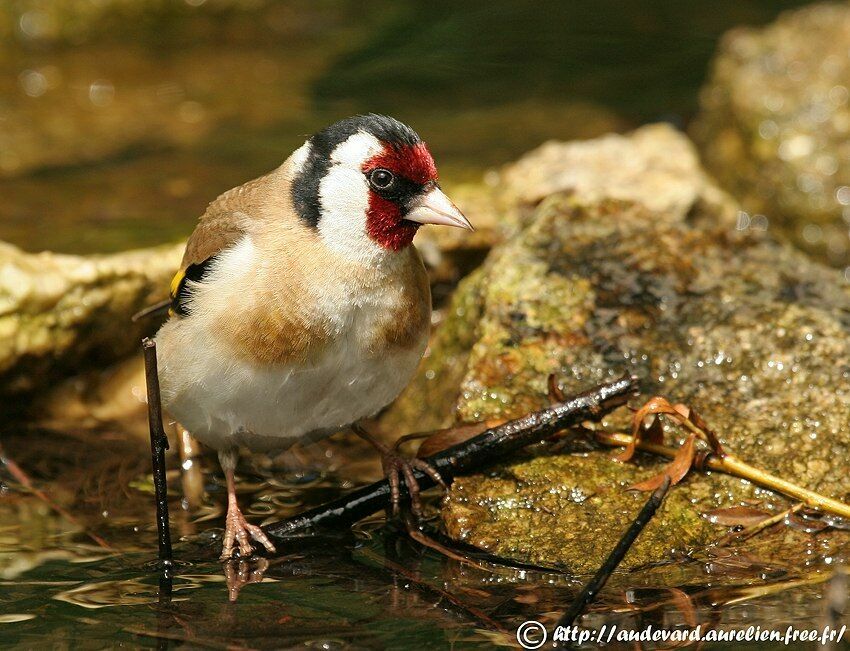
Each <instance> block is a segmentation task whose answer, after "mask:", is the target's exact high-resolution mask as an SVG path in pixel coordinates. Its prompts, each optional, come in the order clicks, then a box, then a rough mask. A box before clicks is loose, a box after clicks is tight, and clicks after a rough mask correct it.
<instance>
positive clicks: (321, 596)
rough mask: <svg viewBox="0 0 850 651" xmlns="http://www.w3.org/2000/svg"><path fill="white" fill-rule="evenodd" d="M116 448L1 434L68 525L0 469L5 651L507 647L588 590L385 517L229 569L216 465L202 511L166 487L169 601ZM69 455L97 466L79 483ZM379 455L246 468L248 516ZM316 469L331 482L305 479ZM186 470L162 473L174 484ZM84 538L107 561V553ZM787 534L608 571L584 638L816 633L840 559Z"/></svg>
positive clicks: (146, 505) (338, 447)
mask: <svg viewBox="0 0 850 651" xmlns="http://www.w3.org/2000/svg"><path fill="white" fill-rule="evenodd" d="M113 436H114V433H112V436H111V435H110V433H109V432H108V431H101V432H98V433H93V432H88V433H82V432H78V433H76V434H75V435H73V436H70V437H68V438H64V437H62V436H61V435H57V434H55V433H51V432H38V431H33V432H28V433H26V434H20V433H19V434H16V435H9V434H7V435H6V436H5V437H4V444H5V453H6V457H5V458H6V459H7V460H10V459H11V460H15V461H17V462H18V463H19V464H20V465H21V466H23V467H26V468H28V469H31V474H32V480H33V481H34V482H35V483H36V485H37V486H45V487H47V489H48V492H49V498H50V500H52V501H53V502H54V504H55V505H57V506H59V507H60V508H64V509H66V510H67V512H69V513H70V514H72V517H73V521H71V520H69V519H68V518H66V517H61V516H59V515H57V514H56V512H55V510H54V509H53V508H51V507H50V506H49V505H48V504H47V503H45V501H44V500H43V499H41V498H39V497H37V496H34V495H31V494H29V493H28V491H26V490H24V489H23V488H22V487H21V486H20V484H19V483H18V482H17V481H15V480H14V478H11V477H10V476H9V473H8V468H6V469H5V470H4V471H3V473H2V474H0V479H2V484H0V487H2V493H3V500H2V501H0V521H2V522H3V523H4V525H3V527H2V530H0V582H2V586H3V588H2V591H0V613H1V614H0V639H2V641H3V647H4V648H13V649H30V648H43V647H44V646H45V645H46V644H48V641H49V644H50V645H51V646H52V647H53V648H104V647H112V646H116V645H118V644H121V645H122V646H125V647H129V648H153V647H156V648H168V647H170V646H175V647H176V646H188V647H190V648H196V647H197V648H256V649H264V648H295V647H299V648H300V647H303V646H307V647H309V648H314V647H315V648H353V649H362V648H398V649H406V648H490V647H492V646H493V645H494V644H498V645H503V646H506V647H508V648H514V647H515V646H516V645H515V638H514V635H515V631H516V628H517V626H519V625H520V624H521V623H522V622H524V621H526V620H537V621H541V622H543V623H545V624H546V625H547V626H549V627H550V629H551V627H553V626H554V624H555V622H556V621H557V618H558V616H559V615H560V614H561V613H563V611H564V610H565V609H566V608H567V606H568V605H569V604H570V602H571V600H572V599H573V598H574V597H575V595H576V593H577V591H578V590H579V589H580V587H581V586H582V585H583V583H584V582H586V581H587V579H588V578H589V577H587V576H575V575H573V574H571V573H570V572H569V570H568V569H567V568H563V569H558V568H550V569H548V570H546V569H544V568H540V569H534V568H533V567H528V566H526V567H522V566H517V565H516V564H511V563H509V562H507V561H504V560H500V559H494V558H492V557H488V556H486V555H478V556H476V555H470V553H469V550H466V549H465V548H463V547H459V546H457V545H456V544H453V543H451V542H448V541H445V540H444V539H443V538H442V537H440V534H439V532H438V531H436V530H435V529H434V528H433V526H434V522H433V521H431V522H430V523H429V524H428V527H427V528H426V534H427V535H428V536H429V537H430V538H431V540H432V546H425V545H423V544H421V542H415V541H413V540H411V539H410V538H408V537H407V536H406V534H404V532H402V531H400V530H399V529H398V528H397V527H395V526H387V525H386V524H385V523H384V519H383V517H380V516H376V517H375V518H372V519H371V520H369V521H366V522H362V523H360V524H358V525H357V526H356V527H355V528H354V531H352V532H350V533H347V532H338V533H334V534H325V535H321V536H313V537H303V538H295V539H293V540H292V541H291V542H287V543H285V544H281V545H279V549H278V551H279V553H280V555H279V556H278V557H277V558H275V559H272V560H270V562H269V563H268V565H267V566H266V565H264V561H255V562H254V563H252V564H247V563H244V562H243V564H242V565H240V564H239V563H238V562H233V563H231V564H230V566H229V567H227V568H223V567H222V565H221V564H219V563H218V562H217V561H216V560H215V557H216V554H217V552H218V549H219V545H220V538H219V536H220V532H221V529H219V528H218V527H220V526H221V525H222V511H221V506H220V505H221V504H222V501H223V497H224V495H223V486H222V480H221V477H218V476H217V475H216V472H217V471H216V469H215V461H214V459H209V458H203V459H200V460H197V462H198V463H200V464H201V465H202V466H203V467H204V469H205V470H206V473H205V475H204V476H205V477H206V483H205V487H206V490H207V493H208V495H209V496H208V497H207V498H205V499H204V501H203V503H202V504H201V505H200V506H199V507H196V508H192V509H187V508H185V505H184V504H183V500H182V499H181V497H182V488H181V486H182V484H181V481H180V476H179V473H178V472H175V471H174V470H172V471H171V472H170V481H169V484H170V486H169V490H170V495H171V513H172V532H173V536H174V538H175V558H176V559H177V564H176V567H175V571H174V577H173V581H172V583H171V586H170V589H166V588H165V586H164V585H160V583H159V579H158V574H157V570H156V563H155V548H156V532H155V530H154V526H153V517H152V511H153V504H152V495H151V490H152V489H151V483H150V477H149V475H147V474H146V472H145V467H144V466H145V463H146V461H147V459H146V455H145V454H144V442H143V441H136V442H128V441H127V440H126V439H124V440H122V441H120V442H118V441H116V440H111V439H112V437H113ZM72 441H73V442H74V443H75V445H74V446H73V447H72V446H71V445H70V444H71V442H72ZM69 448H71V450H72V451H69ZM305 454H306V456H304V455H305ZM311 454H312V456H310V455H311ZM75 455H79V456H86V457H87V458H89V459H90V461H89V462H88V463H87V464H85V465H83V467H82V468H81V465H80V463H79V461H80V459H79V458H76V457H75ZM370 456H371V453H370V452H369V451H368V450H366V449H364V448H362V447H359V444H358V443H355V442H350V441H347V440H344V439H342V440H338V441H337V440H333V441H331V442H330V443H328V444H325V445H324V446H323V447H322V448H321V450H318V451H315V450H314V451H312V452H311V450H310V449H308V450H306V451H304V452H303V453H302V455H301V456H300V457H299V461H298V463H301V464H305V465H304V466H302V470H301V471H299V472H294V471H293V470H292V469H291V468H292V464H291V460H290V463H285V464H282V465H271V466H270V465H269V464H268V463H266V462H265V460H259V464H258V465H252V464H251V463H245V464H243V466H242V468H241V470H240V482H239V484H240V500H241V503H242V505H243V507H244V509H245V511H246V513H248V514H251V515H252V516H253V518H254V520H255V521H257V522H262V521H265V520H271V519H276V518H281V517H286V516H288V515H292V514H295V513H297V512H299V511H300V510H302V509H304V508H307V507H309V506H313V505H315V504H319V503H321V502H323V501H326V500H328V499H330V498H332V497H334V496H336V495H338V494H340V493H341V492H343V491H344V490H346V489H347V488H349V487H350V486H352V485H355V484H359V483H362V482H363V481H364V480H365V479H367V478H369V477H374V476H375V473H376V467H375V464H374V463H372V464H367V463H364V461H363V460H364V459H367V458H370ZM320 458H324V459H325V460H326V461H327V463H328V465H329V466H330V467H335V468H337V470H336V471H334V472H333V473H332V474H328V475H325V474H322V473H319V472H317V471H315V470H311V469H310V468H311V467H313V468H315V467H316V466H317V465H318V459H320ZM178 463H179V462H178V460H177V459H176V458H170V459H169V467H170V468H172V469H174V468H176V467H177V465H178ZM305 468H306V470H305ZM47 478H52V480H51V481H47ZM116 479H117V481H116ZM116 489H118V490H116ZM435 500H436V496H432V497H431V498H430V501H429V503H430V505H431V506H435V505H436V502H435ZM626 525H627V523H626V522H624V523H623V524H622V526H623V528H625V526H626ZM92 535H94V536H98V537H100V538H102V539H104V540H105V541H107V542H108V544H109V545H110V546H111V547H112V549H110V550H105V549H103V548H101V547H100V546H99V545H98V544H96V542H95V541H94V540H93V538H92V537H91V536H92ZM782 535H783V531H782V528H781V527H780V528H779V529H778V530H777V531H774V532H773V533H767V534H765V535H764V538H763V540H762V541H761V543H760V545H759V546H758V547H757V548H756V551H755V552H754V551H753V549H752V548H749V549H748V550H746V551H739V550H737V549H735V548H730V549H728V550H695V551H694V552H693V553H692V554H691V555H690V556H689V557H681V558H679V559H678V561H677V562H676V563H674V564H667V565H660V566H656V567H647V568H643V569H639V570H636V571H632V572H630V573H620V574H616V575H615V576H614V577H613V578H612V579H611V581H610V583H609V586H608V587H607V588H606V590H605V591H604V592H603V593H602V595H601V597H600V599H599V600H598V601H597V602H596V603H594V604H593V606H592V607H591V608H590V610H589V612H588V613H587V614H586V615H585V617H584V618H583V620H582V624H583V626H585V627H588V628H590V629H594V628H599V627H601V626H602V625H608V626H609V627H610V626H612V625H617V626H619V627H621V628H622V629H624V630H641V629H643V628H644V627H646V626H648V625H650V624H651V625H653V626H656V627H659V626H662V627H666V628H672V627H675V626H683V625H685V626H690V627H693V626H695V625H696V624H698V623H699V624H702V626H703V627H704V628H705V629H709V628H716V629H718V630H728V629H735V628H742V627H745V626H747V625H750V624H753V625H761V626H763V627H765V628H767V627H772V628H775V629H777V630H783V631H784V629H785V628H786V627H787V626H790V625H795V626H798V627H812V626H816V625H817V626H820V625H822V623H823V622H825V621H828V620H827V619H825V617H826V613H827V606H828V605H830V604H831V603H832V602H831V601H830V600H829V599H827V598H825V594H827V593H828V589H829V586H830V585H831V583H830V581H834V580H835V579H834V578H833V579H831V578H830V577H832V574H833V572H832V570H833V568H834V567H836V566H837V565H840V564H841V563H842V562H843V561H844V560H845V559H843V558H839V557H837V556H834V555H833V556H830V555H829V552H828V550H829V546H828V542H827V540H826V538H823V539H821V538H819V537H818V535H817V534H811V535H810V534H805V535H807V536H809V535H810V543H809V549H810V551H811V552H813V553H811V554H809V555H807V556H808V557H807V558H806V559H804V560H803V561H802V562H800V559H793V560H792V561H790V562H789V561H788V560H787V559H778V558H774V557H773V554H772V549H773V547H774V545H776V544H777V536H779V537H781V536H782ZM801 535H802V534H801ZM178 538H179V540H178ZM434 543H436V544H434ZM440 545H443V546H448V551H440V549H439V546H440ZM458 556H465V557H466V559H467V560H460V559H459V558H458ZM825 556H829V557H828V558H826V559H825V558H824V557H825ZM258 570H260V574H261V575H262V577H259V576H257V574H256V573H257V571H258ZM240 571H241V572H242V573H243V575H244V576H250V575H251V573H252V572H253V573H254V576H253V577H252V578H253V579H255V580H256V579H258V578H262V580H261V581H254V582H251V583H248V584H245V585H242V586H241V589H239V587H240V586H239V585H238V582H237V581H234V580H233V578H231V579H230V581H228V578H227V574H228V573H230V574H232V575H236V574H238V573H239V572H240ZM234 589H236V594H235V596H236V597H237V598H236V600H235V602H231V601H230V599H229V596H230V594H231V591H232V590H234ZM839 606H840V604H839ZM588 648H590V647H588ZM614 648H617V647H616V645H615V647H614ZM647 648H653V647H652V646H651V645H650V646H649V647H647ZM706 648H727V647H723V646H722V645H721V646H717V647H715V645H711V644H709V645H708V646H707V647H706ZM777 648H778V647H777Z"/></svg>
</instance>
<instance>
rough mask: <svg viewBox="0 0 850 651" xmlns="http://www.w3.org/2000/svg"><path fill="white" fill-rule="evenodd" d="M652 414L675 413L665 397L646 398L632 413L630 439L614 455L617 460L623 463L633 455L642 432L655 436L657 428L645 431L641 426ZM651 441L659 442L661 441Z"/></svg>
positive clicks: (641, 438)
mask: <svg viewBox="0 0 850 651" xmlns="http://www.w3.org/2000/svg"><path fill="white" fill-rule="evenodd" d="M653 414H676V411H675V409H674V408H673V405H671V404H670V402H669V401H668V400H667V399H666V398H662V397H661V396H654V397H652V398H650V399H649V400H647V401H646V403H644V405H643V407H641V408H640V409H638V410H637V411H636V412H635V413H634V416H632V441H631V443H629V444H628V445H627V446H626V449H625V450H623V451H622V452H621V453H620V454H618V455H617V456H616V457H614V458H615V459H616V460H617V461H622V462H624V463H625V462H626V461H628V460H629V459H631V458H632V457H633V456H634V454H635V450H636V449H637V445H638V443H640V441H642V440H643V438H644V436H642V434H645V433H649V434H650V435H651V436H657V430H655V431H651V432H647V430H645V429H644V428H643V427H642V425H643V421H644V419H645V418H646V417H647V416H650V415H653ZM659 427H660V425H659ZM650 429H651V426H650ZM653 442H657V443H660V442H661V441H653ZM659 486H660V484H659Z"/></svg>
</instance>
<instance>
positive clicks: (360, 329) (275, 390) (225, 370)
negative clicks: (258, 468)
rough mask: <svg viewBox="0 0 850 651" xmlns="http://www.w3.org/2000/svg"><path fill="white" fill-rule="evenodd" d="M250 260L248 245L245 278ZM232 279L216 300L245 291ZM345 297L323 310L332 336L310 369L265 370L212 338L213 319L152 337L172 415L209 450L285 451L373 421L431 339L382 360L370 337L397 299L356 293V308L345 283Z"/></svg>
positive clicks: (168, 327) (189, 321)
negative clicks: (240, 447)
mask: <svg viewBox="0 0 850 651" xmlns="http://www.w3.org/2000/svg"><path fill="white" fill-rule="evenodd" d="M247 246H249V247H250V243H249V244H248V245H247ZM250 253H251V252H250V251H246V250H245V245H243V247H242V250H241V251H237V252H235V253H234V255H235V256H237V255H238V256H239V265H240V267H239V268H240V269H241V270H242V272H246V271H249V270H250V266H249V265H248V266H246V264H245V263H246V261H247V260H248V259H249V258H250V257H251V255H250ZM230 269H236V267H233V266H231V267H230ZM232 275H233V274H232V273H231V274H227V273H224V274H221V277H220V278H217V279H216V281H215V282H217V283H218V291H217V292H216V296H217V297H218V298H220V299H222V300H226V297H227V293H228V292H230V291H244V287H246V286H248V285H246V284H244V283H239V282H234V281H236V280H238V279H236V278H232V277H229V276H232ZM210 289H212V287H210ZM339 292H340V293H339V295H338V296H336V297H330V298H329V299H328V300H327V306H326V309H328V310H332V311H333V317H334V322H335V324H336V328H335V335H336V336H335V338H334V340H333V342H332V344H331V345H330V346H329V347H328V348H327V349H326V350H325V352H324V353H323V354H322V355H321V356H320V357H319V358H318V359H317V360H316V361H315V362H313V363H312V364H310V365H302V366H298V365H278V366H268V365H265V366H259V365H257V364H255V363H253V362H249V361H246V360H244V359H240V358H238V357H237V356H236V355H235V354H234V351H232V350H228V349H226V347H224V346H223V345H222V342H221V340H220V338H217V337H216V327H217V323H216V320H215V319H213V318H210V317H209V316H208V314H207V312H205V311H203V310H198V311H197V313H193V314H192V315H191V316H189V317H186V318H175V319H172V320H170V321H169V322H168V323H166V324H165V325H164V326H163V328H162V329H161V330H160V332H159V334H158V335H157V338H156V339H157V347H158V358H159V364H160V382H161V384H162V395H163V403H164V405H165V407H166V409H167V410H168V412H169V413H170V414H171V415H173V416H174V418H176V419H177V420H178V421H180V423H181V424H182V425H183V426H184V427H186V428H187V429H188V430H189V431H190V432H191V433H192V434H193V435H194V436H195V437H196V438H198V439H199V440H200V441H202V442H204V443H206V444H207V445H210V446H211V447H213V448H216V449H222V448H227V447H231V446H233V445H244V446H246V447H248V448H250V449H254V450H274V449H282V448H285V447H287V446H288V445H290V444H291V443H292V442H294V440H296V439H298V438H299V437H302V436H304V435H307V434H321V433H332V432H333V431H337V430H339V429H340V428H343V427H345V426H346V425H348V424H350V423H353V422H355V421H356V420H359V419H361V418H364V417H367V416H371V415H374V414H375V413H376V412H378V411H379V410H380V409H382V408H383V407H384V406H386V405H387V404H389V403H390V402H392V401H393V400H394V399H395V398H396V396H397V395H398V394H399V393H400V392H401V390H402V389H403V388H404V387H405V386H406V385H407V383H408V382H409V381H410V379H411V377H412V376H413V373H414V372H415V370H416V367H417V365H418V363H419V360H420V358H421V356H422V353H423V352H424V349H425V345H426V343H427V332H423V333H422V337H421V341H420V342H418V345H416V346H413V347H412V348H410V349H399V350H398V351H397V352H393V353H391V354H388V355H387V354H383V355H380V356H376V355H374V354H373V353H372V352H371V351H370V350H369V348H368V346H367V345H366V342H367V341H368V339H369V338H368V336H367V335H368V333H369V332H370V331H371V330H370V328H371V327H372V325H373V324H374V323H375V320H376V319H377V318H378V317H379V316H380V315H382V314H386V310H387V305H386V303H387V301H391V300H393V298H394V297H393V296H392V293H391V292H387V291H376V292H374V293H373V294H366V295H363V294H362V293H358V296H357V301H356V304H355V303H354V302H352V301H350V300H345V299H346V298H347V297H346V295H345V292H346V288H345V287H344V284H340V287H339ZM233 318H238V314H234V315H233Z"/></svg>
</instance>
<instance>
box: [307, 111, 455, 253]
mask: <svg viewBox="0 0 850 651" xmlns="http://www.w3.org/2000/svg"><path fill="white" fill-rule="evenodd" d="M292 165H293V170H294V177H293V185H292V199H293V204H294V206H295V208H296V210H297V211H298V214H299V216H300V217H301V219H302V220H303V221H304V222H305V223H306V224H307V225H308V226H310V227H312V228H315V229H317V230H318V232H319V234H320V236H321V237H322V239H323V240H324V241H325V243H326V244H328V245H329V246H330V247H331V248H333V249H336V250H337V251H340V252H342V253H345V254H348V255H352V256H355V257H364V254H367V253H368V252H370V251H371V252H377V251H381V252H386V251H400V250H401V249H403V248H405V247H406V246H408V245H409V244H410V243H411V242H412V241H413V236H414V235H415V234H416V231H417V229H418V228H419V227H420V226H421V225H422V224H441V225H446V226H457V227H460V228H466V229H469V230H472V225H471V224H470V223H469V221H468V220H467V219H466V217H464V216H463V214H462V213H461V212H460V210H458V209H457V207H456V206H455V205H454V204H453V203H452V202H451V200H449V198H448V197H447V196H446V195H445V194H443V191H442V190H441V189H440V186H439V183H438V182H437V168H436V166H435V165H434V159H433V158H432V157H431V153H430V152H429V151H428V148H427V147H426V146H425V143H424V142H423V141H422V139H421V138H420V137H419V136H418V135H417V133H416V132H415V131H414V130H413V129H411V128H410V127H408V126H407V125H405V124H402V123H401V122H399V121H398V120H395V119H393V118H390V117H386V116H382V115H360V116H356V117H352V118H347V119H345V120H341V121H340V122H337V123H335V124H332V125H331V126H329V127H327V128H326V129H323V130H322V131H319V132H318V133H316V134H315V135H313V136H312V137H310V138H309V139H308V140H307V142H305V143H304V145H303V146H302V147H300V148H299V149H298V150H297V151H296V152H295V153H294V154H293V156H292Z"/></svg>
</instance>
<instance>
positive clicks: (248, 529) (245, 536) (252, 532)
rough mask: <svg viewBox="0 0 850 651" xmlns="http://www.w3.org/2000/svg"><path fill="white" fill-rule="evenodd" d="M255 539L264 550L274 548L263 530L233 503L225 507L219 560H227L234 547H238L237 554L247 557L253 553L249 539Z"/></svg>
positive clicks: (272, 550)
mask: <svg viewBox="0 0 850 651" xmlns="http://www.w3.org/2000/svg"><path fill="white" fill-rule="evenodd" d="M252 538H253V539H254V540H256V541H257V542H258V543H260V544H261V545H262V546H263V547H265V548H266V551H269V552H274V551H275V548H274V545H273V544H272V542H271V540H269V537H268V536H267V535H266V534H265V532H264V531H263V530H262V529H260V527H258V526H257V525H255V524H250V523H249V522H248V521H247V520H246V519H245V516H244V515H242V511H240V510H239V507H238V506H236V505H235V504H231V505H230V506H229V508H228V509H227V520H226V523H225V527H224V546H223V548H222V551H221V556H220V557H219V560H221V561H227V560H230V558H231V557H232V556H233V552H234V551H236V550H235V547H236V546H237V545H238V547H239V555H240V556H241V557H243V558H248V557H250V556H251V555H252V554H253V553H254V547H253V546H252V545H251V539H252Z"/></svg>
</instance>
